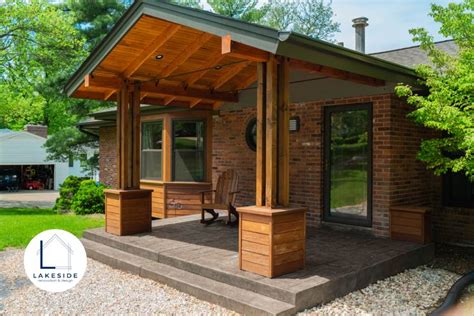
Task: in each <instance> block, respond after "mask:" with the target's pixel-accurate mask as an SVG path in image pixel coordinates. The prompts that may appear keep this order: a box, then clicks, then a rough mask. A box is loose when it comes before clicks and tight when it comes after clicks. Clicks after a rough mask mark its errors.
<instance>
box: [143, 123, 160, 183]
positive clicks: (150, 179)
mask: <svg viewBox="0 0 474 316" xmlns="http://www.w3.org/2000/svg"><path fill="white" fill-rule="evenodd" d="M158 122H161V134H162V136H161V141H162V144H161V167H162V168H161V179H152V178H142V173H143V171H142V168H143V166H142V165H141V164H142V162H143V160H142V157H141V155H142V154H143V131H144V130H145V129H144V127H145V124H150V123H151V124H153V123H158ZM164 123H165V122H164V120H163V119H156V120H153V121H144V120H142V122H141V124H142V126H141V133H142V134H141V135H140V136H141V137H140V140H141V142H140V171H141V174H140V182H142V181H162V180H163V156H164V149H163V129H164Z"/></svg>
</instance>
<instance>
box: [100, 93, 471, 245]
mask: <svg viewBox="0 0 474 316" xmlns="http://www.w3.org/2000/svg"><path fill="white" fill-rule="evenodd" d="M367 102H371V103H372V104H373V191H372V192H373V196H372V208H373V225H372V226H373V228H372V230H373V232H374V234H375V235H378V236H384V237H387V236H388V234H389V227H388V225H389V217H388V214H389V213H388V212H389V207H390V205H397V204H418V205H421V204H432V205H437V206H439V205H440V196H441V191H440V179H439V178H437V177H434V176H432V175H431V172H430V171H427V170H426V168H425V166H424V165H423V164H422V163H421V162H420V161H418V160H417V159H416V153H417V151H418V146H419V143H420V141H421V140H422V139H423V138H427V137H430V135H431V132H429V131H427V130H424V129H422V128H420V127H417V126H416V125H415V124H414V123H413V122H411V121H410V120H409V119H408V118H407V117H406V115H407V114H408V113H409V111H410V108H409V106H408V105H406V104H405V103H403V102H401V101H400V100H398V99H397V98H395V97H394V96H393V95H390V94H386V95H379V96H372V97H365V98H344V99H335V100H326V101H318V102H309V103H298V104H292V105H291V107H290V111H291V115H292V116H294V115H296V116H299V117H300V123H301V126H300V130H299V131H298V132H296V133H291V134H290V202H291V204H293V205H301V206H305V207H307V208H308V209H309V212H308V224H309V225H311V226H317V225H318V224H320V222H321V214H322V209H323V194H322V188H323V168H322V163H323V160H322V156H323V136H322V135H323V107H324V106H332V105H342V104H357V103H367ZM253 117H255V108H254V107H248V108H242V109H239V110H221V111H220V115H219V116H216V117H214V122H213V125H214V127H213V135H212V137H213V153H212V163H213V167H212V168H213V180H214V183H215V181H216V179H217V176H218V175H219V174H220V173H222V172H223V171H224V170H226V169H229V168H233V169H235V170H237V172H238V173H239V176H240V182H239V189H240V191H241V193H240V194H239V196H238V199H237V203H238V205H249V204H254V203H255V163H256V162H255V152H254V151H252V150H250V149H249V148H248V146H247V144H246V141H245V128H246V126H247V123H248V122H249V120H251V119H252V118H253ZM116 174H117V173H116V154H115V129H114V128H113V127H112V128H101V129H100V180H101V181H102V182H104V183H106V184H107V185H110V186H112V187H114V186H116V183H117V179H116ZM433 223H434V236H435V238H436V240H438V241H439V240H443V241H460V240H471V241H472V240H474V210H465V209H464V210H463V209H452V208H451V209H447V208H441V207H437V208H435V210H434V212H433Z"/></svg>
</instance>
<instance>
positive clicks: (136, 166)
mask: <svg viewBox="0 0 474 316" xmlns="http://www.w3.org/2000/svg"><path fill="white" fill-rule="evenodd" d="M140 99H141V96H140V83H139V82H135V83H134V84H133V92H132V95H131V96H130V100H131V105H130V114H131V115H130V116H131V129H130V132H131V135H130V140H131V142H132V143H131V178H132V179H131V184H130V187H131V188H132V189H140V178H141V174H140V163H141V162H140V152H141V148H140V144H141V117H140Z"/></svg>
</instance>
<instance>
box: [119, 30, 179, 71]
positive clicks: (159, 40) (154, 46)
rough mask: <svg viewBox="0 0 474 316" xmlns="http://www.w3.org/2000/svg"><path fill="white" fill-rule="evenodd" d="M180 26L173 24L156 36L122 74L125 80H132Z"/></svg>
mask: <svg viewBox="0 0 474 316" xmlns="http://www.w3.org/2000/svg"><path fill="white" fill-rule="evenodd" d="M179 29H180V26H179V25H176V24H171V25H169V26H168V27H167V28H166V29H164V30H163V32H161V33H160V34H159V35H158V36H156V37H155V38H154V39H153V41H152V42H151V44H150V45H148V46H147V47H146V48H145V49H144V50H143V52H141V54H140V55H139V56H138V57H137V58H135V59H134V60H133V61H132V62H131V63H130V64H129V65H128V66H127V68H126V69H125V71H124V72H123V73H122V77H123V78H130V77H132V76H133V74H134V73H135V72H136V71H137V70H138V69H139V68H140V67H141V66H142V65H143V64H144V63H145V62H146V61H147V60H148V58H150V57H151V56H152V55H153V54H154V53H155V52H156V51H157V50H158V49H159V48H160V47H161V46H163V45H164V44H165V43H166V42H167V41H168V40H169V39H170V38H171V37H172V36H173V35H174V34H175V33H176V32H177V31H178V30H179Z"/></svg>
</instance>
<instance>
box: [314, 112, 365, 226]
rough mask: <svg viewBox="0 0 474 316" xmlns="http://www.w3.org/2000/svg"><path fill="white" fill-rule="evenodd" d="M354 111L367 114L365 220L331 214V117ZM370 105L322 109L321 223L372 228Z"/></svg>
mask: <svg viewBox="0 0 474 316" xmlns="http://www.w3.org/2000/svg"><path fill="white" fill-rule="evenodd" d="M351 110H352V111H354V110H366V111H367V114H368V122H367V125H368V126H367V128H368V135H367V138H368V139H367V142H368V148H367V156H368V157H367V217H366V218H365V219H358V218H354V217H350V216H343V215H342V216H341V215H339V216H334V215H332V214H331V204H330V201H331V168H330V167H331V166H330V162H331V146H330V144H331V115H332V114H333V113H337V112H345V111H351ZM372 121H373V115H372V103H357V104H347V105H346V104H344V105H330V106H325V107H324V131H323V133H324V136H323V137H324V139H323V146H324V155H323V169H324V170H323V173H324V178H323V218H322V219H323V221H326V222H334V223H340V224H348V225H355V226H364V227H371V226H372V181H373V178H372V174H373V172H372V168H373V164H372V147H373V141H372V132H373V131H372V125H373V124H372Z"/></svg>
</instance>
